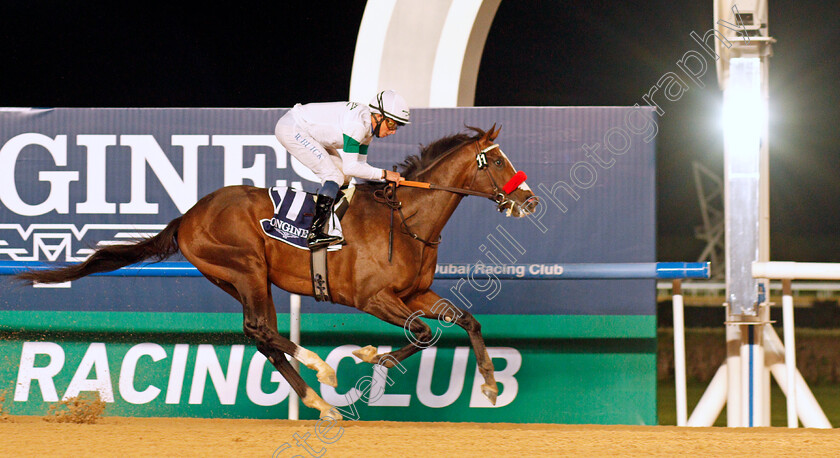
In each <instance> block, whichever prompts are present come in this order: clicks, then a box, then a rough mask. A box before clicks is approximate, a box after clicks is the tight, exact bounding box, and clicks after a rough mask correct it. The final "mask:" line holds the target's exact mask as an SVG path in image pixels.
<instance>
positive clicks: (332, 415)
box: [320, 407, 344, 421]
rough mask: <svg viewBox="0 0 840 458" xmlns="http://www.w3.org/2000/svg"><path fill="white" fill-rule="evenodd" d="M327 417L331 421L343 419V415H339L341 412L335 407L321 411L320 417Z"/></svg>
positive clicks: (323, 418)
mask: <svg viewBox="0 0 840 458" xmlns="http://www.w3.org/2000/svg"><path fill="white" fill-rule="evenodd" d="M327 418H329V419H330V420H332V421H339V420H343V419H344V417H342V416H341V413H340V412H339V411H338V409H336V408H335V407H331V408H329V409H328V410H323V411H321V416H320V419H321V420H326V419H327Z"/></svg>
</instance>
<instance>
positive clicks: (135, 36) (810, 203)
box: [0, 0, 840, 262]
mask: <svg viewBox="0 0 840 458" xmlns="http://www.w3.org/2000/svg"><path fill="white" fill-rule="evenodd" d="M8 3H14V4H13V5H9V4H8ZM30 3H33V2H4V4H3V5H2V6H0V24H2V30H3V31H2V37H3V39H2V40H0V64H2V71H0V87H2V89H3V91H2V93H0V106H12V107H29V106H34V107H287V106H291V105H293V104H294V103H297V102H310V101H333V100H344V99H346V98H347V94H348V91H349V85H350V69H351V66H352V60H353V52H354V49H355V40H356V33H357V31H358V25H359V22H360V20H361V17H362V14H363V11H364V4H365V2H364V1H346V0H345V1H341V2H270V3H271V5H268V4H269V2H247V1H244V2H243V1H240V2H236V3H235V4H233V3H231V4H211V3H206V4H204V5H203V6H202V7H201V9H198V10H196V9H193V8H189V7H187V6H168V7H157V6H155V7H151V6H149V5H147V4H144V2H127V3H126V2H120V3H125V4H120V5H119V6H113V7H110V9H109V7H101V6H97V7H95V8H94V7H91V6H82V7H80V6H78V4H76V2H61V3H58V2H56V3H57V5H56V6H50V7H49V8H48V7H46V6H38V7H34V8H33V7H32V6H31V5H30ZM47 3H52V2H47ZM114 3H116V2H114ZM712 4H713V2H712V1H700V2H697V1H691V2H673V1H664V0H653V1H645V2H637V1H618V0H613V1H587V2H577V1H563V2H561V1H530V0H516V1H514V0H503V1H502V3H501V6H500V8H499V11H498V13H497V14H496V18H495V20H494V22H493V26H492V28H491V30H490V34H489V37H488V40H487V43H486V46H485V49H484V55H483V57H482V63H481V70H480V72H479V76H478V85H477V91H476V99H475V100H476V105H479V106H481V105H484V106H586V105H590V106H628V105H633V104H635V103H639V104H643V103H644V102H643V101H642V96H643V95H645V94H646V93H647V92H648V91H649V90H650V88H651V86H653V85H654V84H656V82H657V81H658V80H659V78H660V77H661V76H662V75H664V74H665V73H666V72H669V71H674V72H676V71H677V67H676V61H677V60H679V59H680V58H681V57H682V56H683V54H684V53H685V52H686V51H689V50H692V49H697V44H696V43H695V42H694V41H693V40H692V39H691V37H690V36H689V34H690V33H691V32H692V31H694V32H697V33H698V34H700V35H702V34H703V33H705V31H706V30H708V29H710V28H711V27H712V22H713V18H712ZM126 5H128V6H126ZM335 5H341V8H340V9H338V8H336V6H335ZM769 8H770V19H769V30H770V35H771V36H773V37H774V38H776V40H777V41H778V42H777V43H776V44H775V45H774V47H773V50H774V56H773V57H772V58H771V64H770V91H771V95H770V155H771V159H770V167H771V197H770V198H771V256H772V257H773V258H774V259H776V260H793V261H833V262H840V128H838V125H837V124H838V121H840V4H838V3H837V2H835V1H828V2H823V1H818V0H805V1H772V0H771V1H770V7H769ZM642 9H643V10H642ZM406 52H410V50H406ZM702 81H703V83H704V86H705V87H703V88H700V87H699V86H698V85H696V84H690V90H689V91H688V92H687V93H686V94H685V95H683V97H682V98H681V99H680V100H679V101H676V102H667V101H666V102H665V103H662V104H661V107H662V109H663V110H664V111H665V114H664V115H663V116H662V118H661V119H660V133H659V136H658V138H657V180H658V181H657V194H658V202H657V212H658V223H657V230H658V235H659V248H658V249H659V260H662V261H667V260H680V261H683V260H694V259H695V258H696V256H697V255H698V254H699V253H700V251H701V250H702V248H703V243H702V242H700V241H696V240H694V238H693V234H694V227H695V226H697V225H699V224H700V223H701V219H700V218H701V217H700V211H699V207H698V205H697V194H696V191H695V187H694V181H693V177H692V172H691V170H692V169H691V164H692V162H693V161H697V162H700V163H702V164H703V165H705V166H707V167H709V168H711V169H712V170H715V171H719V174H720V175H722V174H723V169H722V167H723V166H722V164H723V146H722V145H723V141H722V135H721V129H720V123H719V112H720V103H721V92H720V90H719V89H718V86H717V80H716V75H715V72H714V67H713V66H710V68H709V71H707V73H706V74H705V76H704V77H703V79H702Z"/></svg>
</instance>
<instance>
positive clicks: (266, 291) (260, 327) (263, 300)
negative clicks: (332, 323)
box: [205, 274, 341, 420]
mask: <svg viewBox="0 0 840 458" xmlns="http://www.w3.org/2000/svg"><path fill="white" fill-rule="evenodd" d="M205 276H206V277H207V278H208V279H209V280H210V281H211V282H213V283H214V284H215V285H217V286H219V287H220V288H222V289H223V290H224V291H225V292H227V293H228V294H230V295H231V296H233V297H234V298H236V299H237V300H239V301H240V302H241V303H242V307H243V314H244V316H245V320H244V324H243V331H244V332H245V335H247V336H248V337H250V338H251V339H254V340H255V341H256V343H257V350H259V352H260V353H262V354H263V355H265V357H266V358H267V359H268V361H269V362H270V363H271V364H272V365H273V366H274V367H275V368H276V369H277V370H278V371H279V372H280V374H281V375H283V377H284V378H285V379H286V381H288V382H289V385H290V386H291V387H292V389H293V390H295V393H297V394H298V396H300V399H301V400H302V401H303V404H304V405H306V406H307V407H310V408H313V409H317V410H318V411H320V412H321V417H322V418H325V417H330V418H332V419H334V420H340V419H341V414H340V413H339V412H338V411H337V410H336V409H335V408H333V406H331V405H329V404H328V403H327V402H326V401H324V400H323V399H322V398H321V397H320V396H318V394H317V393H316V392H315V390H313V389H312V388H310V387H309V386H308V385H307V384H306V382H305V381H304V380H303V378H301V376H300V374H298V372H297V371H296V370H295V369H294V368H293V367H292V365H291V364H290V363H289V361H287V360H286V355H287V354H288V355H291V356H293V357H294V358H296V359H297V360H298V361H300V362H302V363H303V364H304V365H305V366H306V367H308V368H310V369H312V370H315V371H317V372H318V381H319V382H321V383H325V384H328V385H330V386H333V387H335V386H337V385H338V383H337V380H336V377H335V370H334V369H333V368H331V367H330V366H329V365H328V364H327V363H325V362H324V361H323V360H322V359H321V358H320V357H319V356H318V355H316V354H315V353H314V352H312V351H309V350H307V349H305V348H303V347H300V346H298V345H295V343H294V342H292V341H290V340H289V339H286V338H285V337H283V336H281V335H280V333H279V332H278V331H277V314H276V312H275V309H274V302H273V301H272V299H271V289H270V286H268V284H267V282H265V284H263V282H259V281H256V282H254V281H251V282H249V281H246V280H243V281H241V282H240V285H239V287H238V288H237V287H235V286H234V285H233V284H231V283H228V282H226V281H223V280H219V279H218V278H215V277H212V276H210V275H207V274H205ZM252 283H253V284H252Z"/></svg>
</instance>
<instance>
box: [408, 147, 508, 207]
mask: <svg viewBox="0 0 840 458" xmlns="http://www.w3.org/2000/svg"><path fill="white" fill-rule="evenodd" d="M498 147H499V145H498V144H497V143H493V144H491V145H490V146H487V147H485V148H483V149H479V146H478V142H475V150H476V154H475V162H476V165H477V168H476V170H475V175H473V179H472V181H471V182H470V185H469V187H467V188H457V187H453V186H442V185H438V184H434V183H424V182H418V181H403V182H401V183H400V186H409V187H414V188H423V189H434V190H438V191H447V192H451V193H455V194H461V195H465V196H478V197H485V198H487V199H490V200H492V201H493V202H496V209H497V210H499V211H500V212H503V211H505V209H508V208H513V206H514V205H516V202H514V201H513V200H511V199H510V198H508V194H507V193H506V192H504V191H503V187H500V186H499V184H498V182H497V181H496V179H495V178H493V174H492V173H490V169H489V167H488V162H487V152H488V151H492V150H493V149H495V148H498ZM480 171H484V173H486V174H487V178H488V179H489V180H490V184H491V185H492V186H493V191H492V192H482V191H475V190H473V189H472V187H473V185H474V184H475V180H476V178H477V177H478V173H479V172H480Z"/></svg>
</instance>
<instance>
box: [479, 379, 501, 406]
mask: <svg viewBox="0 0 840 458" xmlns="http://www.w3.org/2000/svg"><path fill="white" fill-rule="evenodd" d="M481 392H482V393H484V396H487V399H489V400H490V404H493V405H496V396H498V395H499V388H498V387H496V386H490V385H488V384H486V383H485V384H483V385H481Z"/></svg>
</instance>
